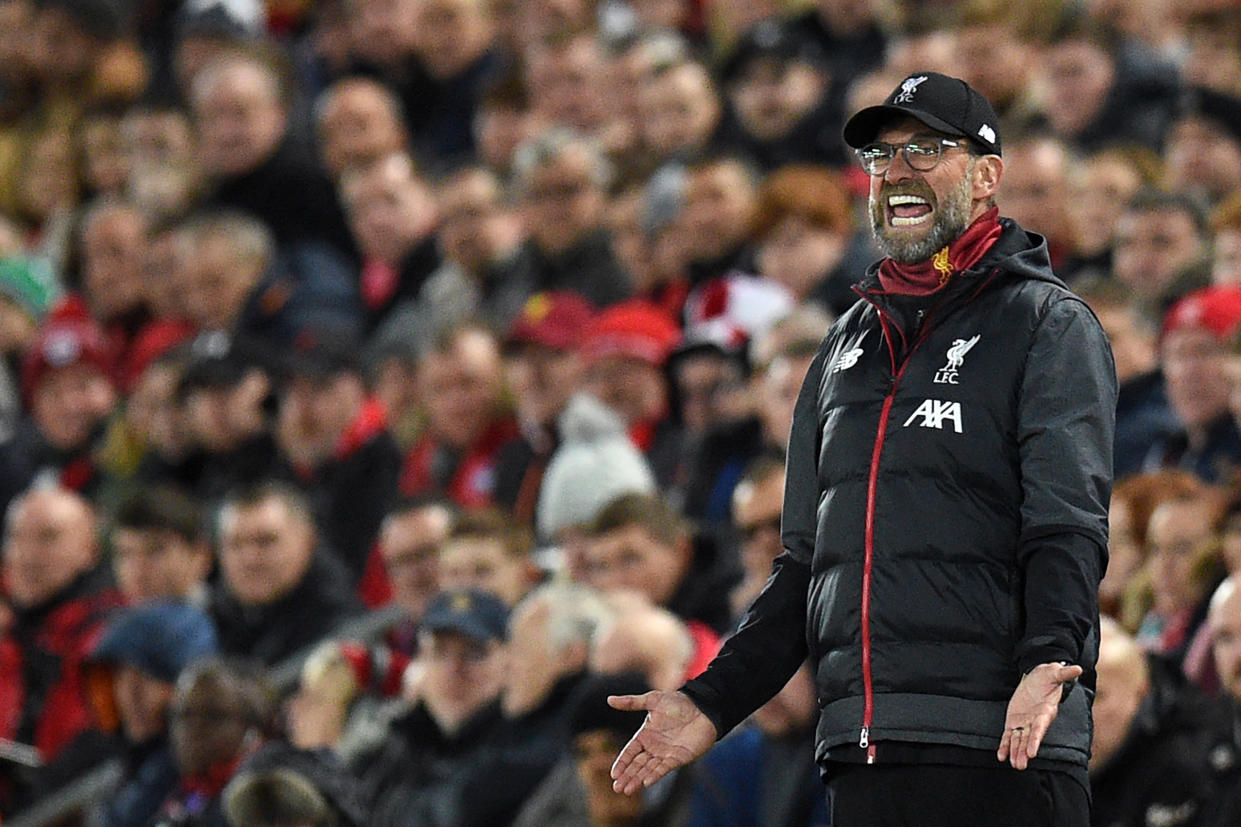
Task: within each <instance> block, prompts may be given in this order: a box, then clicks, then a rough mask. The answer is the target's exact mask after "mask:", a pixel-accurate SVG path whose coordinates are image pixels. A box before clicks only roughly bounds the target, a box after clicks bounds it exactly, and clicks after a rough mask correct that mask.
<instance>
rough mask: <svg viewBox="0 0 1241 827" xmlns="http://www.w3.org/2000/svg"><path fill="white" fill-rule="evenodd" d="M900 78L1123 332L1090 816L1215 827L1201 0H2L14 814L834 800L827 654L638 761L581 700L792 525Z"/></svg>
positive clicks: (645, 654)
mask: <svg viewBox="0 0 1241 827" xmlns="http://www.w3.org/2000/svg"><path fill="white" fill-rule="evenodd" d="M918 70H936V71H942V72H945V73H947V74H950V75H954V76H960V77H963V78H965V79H966V80H968V82H969V83H970V84H972V85H973V86H974V87H975V88H977V89H978V90H979V91H981V92H982V93H984V94H985V95H986V96H987V97H988V98H989V99H990V100H991V102H992V103H993V104H994V105H995V108H996V110H997V111H998V112H999V113H1000V115H1001V118H1002V120H1003V133H1004V135H1005V141H1004V146H1005V152H1004V161H1005V175H1004V183H1003V187H1002V190H1001V193H1000V197H999V205H1000V211H1001V213H1002V214H1003V215H1006V216H1010V217H1012V218H1014V219H1016V220H1017V221H1019V222H1020V223H1021V224H1022V225H1023V226H1025V227H1026V228H1027V229H1031V230H1034V231H1036V232H1038V233H1041V234H1043V235H1044V236H1046V238H1047V240H1048V243H1049V246H1050V250H1051V254H1052V260H1053V264H1054V266H1055V268H1056V271H1057V273H1058V274H1059V275H1060V276H1061V277H1062V278H1064V279H1065V280H1066V281H1067V282H1068V283H1069V284H1070V285H1071V286H1072V287H1073V288H1074V289H1075V290H1077V291H1078V292H1079V293H1080V294H1081V295H1083V297H1085V298H1086V299H1087V300H1088V302H1089V304H1090V305H1091V307H1092V309H1093V310H1094V311H1095V312H1096V314H1097V315H1098V316H1099V318H1100V319H1101V321H1102V322H1103V324H1104V327H1105V329H1106V330H1107V333H1108V336H1109V338H1110V339H1111V341H1112V345H1113V350H1114V353H1115V358H1116V364H1117V369H1118V373H1119V376H1120V380H1121V383H1122V384H1121V396H1120V405H1119V410H1118V419H1117V440H1116V455H1115V470H1116V476H1117V486H1116V492H1115V496H1114V499H1113V505H1112V511H1111V532H1112V539H1111V542H1110V555H1111V561H1110V565H1109V568H1108V571H1107V576H1106V578H1105V580H1104V582H1103V586H1102V589H1101V594H1100V599H1101V605H1102V609H1103V612H1104V613H1105V615H1107V618H1106V619H1105V622H1104V634H1103V641H1102V656H1101V661H1100V666H1099V692H1098V696H1097V698H1096V703H1095V712H1096V732H1095V738H1096V740H1095V754H1094V758H1093V759H1092V764H1091V773H1092V776H1093V778H1094V783H1095V799H1094V801H1095V813H1096V818H1095V823H1096V824H1100V825H1109V826H1110V825H1128V824H1135V825H1138V824H1161V825H1180V824H1219V825H1224V824H1237V823H1241V734H1239V733H1241V714H1239V710H1241V594H1238V593H1236V580H1235V579H1234V578H1236V577H1241V574H1238V572H1241V476H1239V475H1238V471H1241V430H1239V423H1241V6H1238V5H1237V3H1236V2H1230V0H1192V2H1189V1H1187V2H1180V3H1177V4H1171V3H1167V2H1162V0H1037V2H1031V3H1025V4H1015V3H1004V2H999V1H998V0H817V2H816V0H803V2H790V1H788V0H179V1H178V2H160V0H0V352H2V353H3V356H4V358H3V359H0V509H2V513H3V515H4V539H3V552H2V557H0V575H2V577H0V817H4V818H5V819H6V820H7V819H8V818H9V817H11V816H18V815H19V814H21V813H32V812H37V811H39V812H41V811H47V812H52V813H53V815H51V816H47V817H46V818H45V820H43V821H40V822H37V823H83V824H90V825H147V824H197V825H225V824H233V825H239V827H247V826H248V825H288V827H292V825H308V824H312V825H324V826H325V827H326V826H327V825H355V826H356V827H360V825H369V824H377V825H378V824H393V825H407V824H419V825H423V824H425V825H489V826H490V825H502V824H518V825H536V824H537V825H584V824H595V825H609V827H610V826H611V825H631V824H661V825H687V824H688V825H781V826H782V827H790V826H791V825H823V824H826V823H827V815H826V807H825V802H824V800H823V798H824V797H823V791H822V786H821V784H820V782H819V781H818V778H817V769H816V767H815V765H814V761H813V755H812V743H813V728H814V724H815V721H816V712H817V710H816V700H815V697H814V691H813V684H812V681H811V680H810V678H809V674H808V672H807V671H806V670H803V671H802V672H801V673H799V674H798V675H797V676H796V677H795V678H794V679H793V680H792V681H791V682H790V683H789V685H788V686H787V687H786V688H785V690H784V691H783V692H781V693H780V695H778V696H777V697H776V698H775V699H773V700H772V701H771V702H770V703H769V704H768V705H767V706H765V707H764V708H763V709H762V710H761V711H760V712H759V713H757V714H756V715H755V716H754V717H753V719H752V720H751V721H749V722H747V724H746V725H745V726H743V727H742V728H741V729H739V730H738V731H736V732H735V733H733V734H732V735H730V736H729V737H727V738H725V739H723V740H721V741H720V742H719V744H718V745H717V746H716V747H715V748H714V749H713V750H712V751H711V752H710V753H709V754H708V755H707V756H706V757H705V758H704V759H703V760H702V761H700V762H699V763H698V764H696V765H694V766H693V767H691V768H687V769H685V770H682V771H680V772H677V773H674V774H673V775H672V776H670V777H669V778H668V779H665V781H664V782H661V783H660V784H659V785H656V786H655V787H652V788H650V789H649V790H647V791H645V792H644V793H643V794H642V795H641V796H636V797H633V798H627V797H623V796H619V795H616V794H614V793H613V792H612V791H611V787H610V779H609V778H608V768H609V765H610V763H611V760H612V757H613V756H614V755H615V753H616V751H617V750H618V749H619V747H620V746H621V745H622V744H623V743H624V741H625V740H626V739H627V738H628V736H629V734H631V733H632V732H633V730H634V729H635V728H636V727H637V724H638V723H639V722H640V718H639V719H638V720H637V721H635V720H634V719H633V713H622V712H618V711H615V710H612V709H610V708H609V707H607V706H606V704H605V703H604V702H603V699H604V698H605V697H606V696H607V695H608V694H623V693H630V692H640V691H643V689H644V688H647V687H654V688H662V689H673V688H676V687H677V686H679V685H680V684H681V682H682V681H683V680H685V679H686V678H688V677H692V676H693V675H695V674H697V673H698V672H700V671H701V670H702V669H703V668H704V667H705V665H706V663H707V662H708V661H709V660H710V659H711V657H712V655H713V654H714V652H715V651H716V650H717V649H718V646H719V644H720V640H721V636H727V635H728V634H729V631H730V629H732V628H734V627H735V625H736V623H737V622H738V619H739V618H740V617H741V616H742V615H743V613H744V610H745V607H746V606H747V604H748V602H749V601H750V600H751V599H752V598H753V597H754V596H755V595H756V594H757V593H758V591H759V590H760V589H761V588H762V586H763V583H764V582H765V580H766V577H767V574H768V572H769V569H770V565H771V561H772V559H773V558H774V557H775V556H776V555H777V554H779V553H780V550H781V543H780V539H779V518H780V507H781V501H782V496H783V485H784V480H783V462H784V460H783V453H782V452H783V448H784V446H785V444H786V440H787V437H788V432H789V427H790V419H791V415H792V408H793V404H794V401H795V399H796V396H797V393H798V390H799V387H800V382H801V379H802V377H803V375H804V374H805V371H806V369H807V367H808V365H809V363H810V361H811V359H812V358H813V355H814V353H815V351H816V348H817V346H818V342H819V340H820V338H821V337H822V335H823V333H824V331H825V330H826V329H827V327H828V325H829V324H830V323H831V320H832V319H833V318H834V317H836V316H837V315H839V314H841V313H843V312H844V311H845V310H846V309H847V308H848V307H849V306H850V305H851V304H852V303H853V300H854V299H855V298H856V295H855V294H854V293H853V291H852V290H851V285H852V284H853V283H855V282H856V281H857V280H858V279H859V278H860V277H861V275H862V273H863V272H864V269H865V268H866V267H867V266H868V265H869V264H870V263H871V262H873V261H875V260H876V259H877V258H878V254H877V252H876V250H875V248H874V246H873V243H872V241H871V238H870V231H869V228H870V224H871V218H870V217H869V215H868V213H867V208H866V192H867V188H868V186H869V184H868V180H867V176H866V175H865V173H863V172H862V170H861V169H860V168H859V167H857V165H856V163H854V162H853V158H852V154H851V153H850V152H848V151H846V147H845V146H844V144H843V141H842V139H841V137H840V128H841V125H842V123H843V122H844V119H845V118H846V116H847V114H848V113H850V112H852V111H854V110H856V109H857V108H858V107H860V106H862V105H867V104H870V103H875V102H878V101H879V100H881V99H882V98H883V97H884V96H885V95H886V94H887V93H888V92H889V90H891V89H892V88H893V87H894V86H895V85H896V84H897V83H899V82H900V81H901V79H902V78H904V77H905V76H907V75H908V74H909V73H910V72H913V71H918ZM104 769H107V770H109V771H110V772H109V773H103V774H101V772H102V770H104ZM100 778H106V780H105V781H99V779H100ZM83 779H87V780H89V779H95V780H96V782H97V783H96V784H95V786H93V787H87V789H88V790H93V792H87V793H83V794H77V795H72V794H71V793H72V792H73V790H75V789H79V788H81V787H82V785H81V783H78V785H77V787H75V786H74V782H75V781H76V782H82V781H83ZM40 808H43V809H42V810H40ZM58 808H59V809H58Z"/></svg>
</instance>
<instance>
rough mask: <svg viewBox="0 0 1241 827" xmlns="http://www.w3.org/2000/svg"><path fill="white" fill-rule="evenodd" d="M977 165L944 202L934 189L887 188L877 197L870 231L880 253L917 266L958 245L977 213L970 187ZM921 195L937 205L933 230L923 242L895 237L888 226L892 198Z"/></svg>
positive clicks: (871, 204) (872, 204)
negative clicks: (937, 196)
mask: <svg viewBox="0 0 1241 827" xmlns="http://www.w3.org/2000/svg"><path fill="white" fill-rule="evenodd" d="M972 171H973V164H972V163H971V164H970V168H969V171H967V173H966V174H965V175H964V176H962V178H961V183H960V184H959V185H958V186H957V188H956V189H955V190H952V191H951V192H949V193H947V196H946V197H945V199H944V200H943V201H940V202H938V203H936V202H935V200H934V199H935V196H934V195H933V194H932V193H931V192H930V187H925V186H922V187H902V186H893V187H884V188H882V189H881V190H880V191H879V195H878V196H877V197H872V198H871V199H870V231H871V234H872V235H873V236H874V237H875V243H876V244H877V245H878V246H879V250H880V251H881V252H882V253H883V254H884V255H885V256H887V257H888V258H890V259H892V260H894V261H899V262H901V263H903V264H916V263H918V262H920V261H926V260H927V259H929V258H930V257H931V256H933V255H935V254H936V253H938V252H939V251H940V250H942V249H943V248H945V247H947V246H948V245H949V244H951V243H952V242H953V241H956V240H957V238H958V237H960V235H961V234H962V233H964V232H965V230H966V228H967V227H969V225H970V212H971V210H972V209H973V206H974V202H973V187H972V186H971V184H970V179H971V178H972V176H971V175H970V174H969V173H970V172H972ZM902 193H904V194H910V195H918V196H920V197H922V198H925V199H926V200H927V201H928V202H931V203H933V204H934V208H935V219H934V222H935V223H934V224H932V225H931V230H930V232H928V233H927V234H926V235H924V236H922V237H921V238H906V237H904V236H903V235H901V234H899V233H894V232H893V228H891V227H889V226H888V223H887V208H886V206H885V205H886V204H887V201H888V196H890V195H898V194H902Z"/></svg>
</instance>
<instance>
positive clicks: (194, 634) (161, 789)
mask: <svg viewBox="0 0 1241 827" xmlns="http://www.w3.org/2000/svg"><path fill="white" fill-rule="evenodd" d="M216 649H217V643H216V634H215V627H214V626H213V625H212V623H211V619H210V618H208V617H207V615H206V614H205V613H203V611H202V610H201V609H198V608H196V607H194V606H190V605H187V604H184V603H171V602H160V603H148V604H145V605H143V606H138V607H135V608H132V609H125V610H123V611H122V612H120V613H119V614H117V615H116V616H115V617H114V618H113V619H112V620H111V621H109V623H108V625H107V626H106V627H105V629H104V632H103V636H102V637H101V638H100V640H99V643H98V645H97V646H96V647H95V649H94V651H93V652H92V654H91V658H92V660H93V661H94V662H95V663H96V664H97V665H98V666H99V667H106V671H105V673H104V674H106V675H107V677H109V678H110V679H111V685H112V697H113V698H114V700H115V704H116V713H117V717H118V718H119V722H120V734H121V736H122V738H123V740H124V749H125V776H124V778H123V779H122V781H121V783H120V785H119V786H118V788H117V790H116V792H115V793H113V794H112V795H111V796H109V798H108V800H107V801H105V802H101V803H99V804H98V805H96V807H95V809H94V811H93V812H92V814H91V823H92V824H99V825H107V827H114V826H115V827H121V825H127V824H145V823H146V822H147V820H148V819H150V818H151V816H153V815H154V814H155V812H156V810H158V809H159V805H160V804H161V803H162V802H163V801H164V799H166V798H167V797H168V796H169V795H171V794H172V792H173V791H174V790H175V789H176V788H177V783H178V781H179V779H180V773H179V772H178V771H177V766H176V762H175V761H174V760H173V757H172V748H171V747H170V745H169V743H168V705H169V703H170V702H171V701H172V691H173V685H174V684H175V683H176V682H177V676H178V675H180V674H181V671H182V670H183V669H184V668H185V667H186V666H188V665H189V664H190V663H192V662H193V661H195V660H197V659H198V658H201V657H206V656H208V655H213V654H215V652H216Z"/></svg>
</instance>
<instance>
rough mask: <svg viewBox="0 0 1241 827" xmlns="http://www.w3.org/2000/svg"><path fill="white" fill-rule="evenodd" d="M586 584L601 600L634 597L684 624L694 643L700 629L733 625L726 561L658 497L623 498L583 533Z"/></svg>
mask: <svg viewBox="0 0 1241 827" xmlns="http://www.w3.org/2000/svg"><path fill="white" fill-rule="evenodd" d="M586 533H587V537H588V539H587V541H586V547H585V553H584V563H585V566H584V568H585V580H586V582H587V583H589V584H590V585H591V586H594V587H595V588H596V589H598V590H599V591H601V592H603V593H604V594H609V595H610V594H615V593H617V592H624V591H636V592H638V593H639V594H641V595H642V596H644V597H645V598H647V600H649V601H650V602H651V603H652V604H653V605H655V606H662V607H664V608H666V609H669V610H670V611H672V612H673V613H674V614H676V615H677V616H678V617H680V618H681V619H682V620H685V621H686V622H687V623H688V624H689V626H690V629H691V631H692V632H693V633H694V636H695V642H696V643H699V642H700V641H702V640H703V638H704V637H706V636H707V635H704V631H705V630H704V629H703V627H704V626H705V627H709V628H710V629H712V630H714V631H715V632H716V633H717V634H725V633H727V632H728V631H729V630H730V628H731V626H732V620H733V618H732V611H731V608H730V606H729V604H728V591H729V588H730V587H731V586H732V585H733V583H734V582H735V581H736V580H737V579H738V573H737V570H736V566H735V565H734V564H733V561H732V560H731V559H729V557H728V556H727V555H725V554H724V553H723V549H721V548H720V547H719V544H718V543H716V542H714V539H713V538H712V537H711V536H710V535H709V534H707V533H706V532H703V533H701V534H700V535H699V536H694V534H693V533H692V531H691V529H690V526H689V524H688V523H687V522H686V520H685V519H683V518H682V517H681V516H680V515H679V514H678V513H677V512H676V510H675V509H673V508H672V507H671V506H670V505H669V504H668V503H667V502H666V501H665V500H664V499H662V498H660V497H658V496H654V495H650V494H622V495H621V496H619V497H617V498H615V499H614V500H612V501H611V502H610V503H608V504H607V505H605V506H604V507H603V509H602V510H601V511H600V512H599V514H598V515H597V516H596V517H595V519H594V522H592V523H591V524H590V526H589V527H588V528H587V531H586Z"/></svg>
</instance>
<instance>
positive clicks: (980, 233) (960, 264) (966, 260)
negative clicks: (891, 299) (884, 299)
mask: <svg viewBox="0 0 1241 827" xmlns="http://www.w3.org/2000/svg"><path fill="white" fill-rule="evenodd" d="M999 237H1000V210H999V208H998V207H992V208H991V209H989V210H987V211H986V212H985V213H983V214H982V215H980V216H978V218H976V219H975V220H974V223H973V224H971V225H969V226H968V227H966V229H965V232H963V233H961V235H959V236H957V239H956V240H955V241H953V242H952V243H951V244H949V245H948V246H947V247H945V248H944V249H942V250H940V251H939V252H938V253H936V254H935V255H933V256H931V257H930V258H929V259H927V260H926V261H919V262H915V263H913V264H905V263H903V262H900V261H893V260H892V259H890V258H885V259H884V260H883V261H882V262H880V264H879V285H880V287H882V288H883V291H884V292H885V293H899V294H901V295H905V296H928V295H930V294H931V293H934V292H935V291H936V290H938V289H940V288H941V287H943V286H944V285H945V284H947V283H948V280H949V279H951V278H952V277H953V276H954V275H956V274H957V273H960V272H961V271H962V270H968V269H970V268H971V267H973V266H974V265H975V264H977V263H978V260H979V259H981V258H982V257H983V254H984V253H986V252H987V251H988V250H990V249H991V245H992V244H995V242H996V239H998V238H999Z"/></svg>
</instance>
